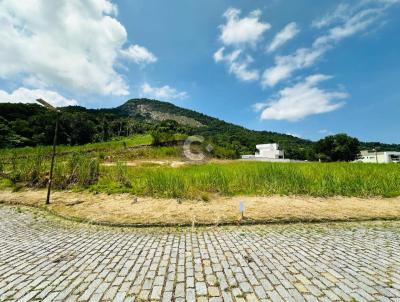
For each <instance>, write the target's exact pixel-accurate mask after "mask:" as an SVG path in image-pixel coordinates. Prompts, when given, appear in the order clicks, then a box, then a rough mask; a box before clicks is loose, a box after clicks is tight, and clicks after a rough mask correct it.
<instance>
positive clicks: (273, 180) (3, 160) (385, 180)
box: [0, 137, 400, 198]
mask: <svg viewBox="0 0 400 302" xmlns="http://www.w3.org/2000/svg"><path fill="white" fill-rule="evenodd" d="M145 139H147V138H145V137H141V138H135V139H134V140H132V141H131V144H132V145H135V144H136V145H137V144H138V142H143V141H144V140H145ZM128 146H130V145H129V144H127V143H125V145H124V144H123V143H121V141H118V142H110V143H101V144H97V145H96V148H97V149H96V150H97V151H96V152H86V151H87V150H88V149H86V147H84V146H83V147H82V146H81V147H69V148H72V149H68V150H69V152H66V153H64V154H62V155H59V156H57V158H56V165H55V171H54V187H55V188H56V189H70V188H76V189H89V190H92V191H99V192H107V193H118V192H130V193H133V194H137V195H145V196H155V197H172V198H178V197H179V198H199V197H202V196H207V195H208V194H220V195H225V196H232V195H273V194H283V195H312V196H334V195H341V196H359V197H368V196H386V197H389V196H400V165H399V164H380V165H378V164H362V163H357V164H356V163H262V162H239V161H238V162H229V163H219V164H217V163H213V164H201V165H188V166H183V167H180V168H171V167H166V166H157V165H152V166H148V165H147V166H144V165H142V166H137V167H131V166H127V165H126V164H124V161H129V160H135V159H162V158H180V157H181V156H182V155H181V152H182V150H181V148H180V147H176V146H175V147H158V148H155V147H148V148H147V147H146V148H137V149H135V148H134V149H129V148H128ZM74 148H76V149H74ZM87 148H88V147H87ZM91 148H93V145H91ZM102 148H105V149H102ZM74 150H75V151H74ZM76 150H77V151H76ZM103 150H104V151H103ZM7 152H8V153H7V156H2V154H0V188H4V187H7V186H13V185H16V184H17V183H22V184H24V185H26V186H28V187H36V188H41V187H45V186H46V184H47V182H48V171H49V166H50V160H49V157H48V149H47V147H46V148H34V149H32V150H30V151H29V152H27V154H28V156H22V157H21V156H20V154H21V153H19V152H20V149H13V150H8V151H7ZM3 155H4V154H3ZM101 161H114V162H115V163H116V165H114V166H101V165H100V162H101Z"/></svg>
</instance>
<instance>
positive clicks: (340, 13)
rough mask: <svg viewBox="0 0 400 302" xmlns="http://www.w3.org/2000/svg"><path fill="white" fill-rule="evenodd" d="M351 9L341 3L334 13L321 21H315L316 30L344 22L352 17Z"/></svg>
mask: <svg viewBox="0 0 400 302" xmlns="http://www.w3.org/2000/svg"><path fill="white" fill-rule="evenodd" d="M350 11H351V7H350V6H349V5H348V4H345V3H340V4H339V5H338V6H337V7H336V8H335V10H334V11H333V12H329V13H328V14H326V15H325V16H323V17H322V18H320V19H317V20H314V21H313V22H312V26H313V27H315V28H318V29H320V28H323V27H326V26H330V25H332V24H333V23H335V22H343V21H345V20H346V19H347V18H349V17H350V15H349V14H350Z"/></svg>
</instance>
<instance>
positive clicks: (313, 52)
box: [262, 0, 398, 87]
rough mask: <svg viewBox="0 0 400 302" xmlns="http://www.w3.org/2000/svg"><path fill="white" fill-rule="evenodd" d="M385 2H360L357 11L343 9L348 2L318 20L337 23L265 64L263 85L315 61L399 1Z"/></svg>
mask: <svg viewBox="0 0 400 302" xmlns="http://www.w3.org/2000/svg"><path fill="white" fill-rule="evenodd" d="M387 1H389V2H387ZM384 2H385V3H384V4H383V5H377V6H374V7H365V6H362V7H361V8H359V9H358V10H356V11H354V10H353V9H351V10H350V9H349V11H345V8H348V6H344V7H342V8H340V9H339V11H340V13H336V14H337V15H338V16H335V17H332V19H329V20H328V19H323V20H322V21H321V20H320V21H319V22H317V23H316V24H317V25H315V26H318V27H324V26H327V25H328V24H331V23H332V22H339V24H336V25H335V26H334V27H332V28H330V29H329V30H328V31H327V32H326V33H325V34H323V35H321V36H319V37H318V38H317V39H315V41H314V42H313V44H312V46H311V47H308V48H300V49H297V50H296V51H295V52H294V53H292V54H290V55H286V56H276V57H275V64H274V66H272V67H270V68H267V69H266V70H265V71H264V73H263V75H262V85H263V86H264V87H265V86H274V85H276V84H277V83H279V82H280V81H282V80H285V79H287V78H289V77H291V75H292V74H293V73H294V72H295V71H296V70H300V69H304V68H307V67H310V66H312V65H314V64H315V63H316V62H317V60H318V59H319V58H321V57H322V56H323V55H324V54H325V53H326V52H327V51H328V50H330V49H331V48H333V47H334V46H335V44H336V43H337V42H339V41H341V40H342V39H345V38H348V37H351V36H353V35H355V34H357V33H360V32H363V31H365V30H366V29H368V28H369V27H370V26H371V25H372V24H374V22H376V21H377V20H378V19H380V18H381V17H382V15H383V13H384V12H385V10H386V9H388V8H389V7H390V6H391V5H392V4H394V3H397V2H398V1H397V0H395V1H394V2H393V3H391V2H390V0H386V1H384ZM377 3H380V1H376V2H375V4H377ZM344 11H345V12H346V13H345V12H344ZM339 14H341V15H343V17H342V18H341V17H339ZM346 14H347V15H346ZM344 16H348V17H344Z"/></svg>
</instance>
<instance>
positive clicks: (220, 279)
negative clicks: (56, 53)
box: [0, 206, 400, 301]
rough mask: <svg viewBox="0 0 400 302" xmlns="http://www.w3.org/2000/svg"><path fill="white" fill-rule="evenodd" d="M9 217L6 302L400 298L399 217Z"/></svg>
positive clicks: (3, 258) (1, 279)
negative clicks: (173, 222) (247, 221)
mask: <svg viewBox="0 0 400 302" xmlns="http://www.w3.org/2000/svg"><path fill="white" fill-rule="evenodd" d="M0 218H1V222H0V300H1V301H8V300H10V301H11V300H13V301H14V300H18V301H150V300H155V301H159V300H162V301H271V300H272V301H342V300H345V301H400V298H399V297H400V251H399V249H400V248H399V244H400V232H399V226H400V223H398V222H397V223H396V222H391V223H389V222H387V223H368V224H366V223H364V224H350V225H349V224H346V225H339V224H335V225H311V226H310V225H288V226H263V227H239V228H238V227H230V228H222V229H221V228H220V229H217V228H209V229H202V230H190V229H189V230H186V231H183V232H182V231H180V232H177V231H173V230H169V231H166V230H157V229H156V230H152V231H145V230H118V229H111V228H93V227H87V226H79V225H76V224H72V223H65V222H60V221H57V220H55V219H53V218H51V219H47V218H45V217H42V216H40V215H39V216H37V214H34V213H32V212H30V211H23V213H19V211H17V210H16V209H14V208H8V207H3V206H2V207H0Z"/></svg>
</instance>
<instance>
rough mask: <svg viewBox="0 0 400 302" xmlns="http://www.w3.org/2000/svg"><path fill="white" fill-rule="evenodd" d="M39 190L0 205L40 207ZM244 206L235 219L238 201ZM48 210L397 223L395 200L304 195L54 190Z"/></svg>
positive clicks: (2, 195) (4, 195)
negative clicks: (203, 197) (199, 196)
mask: <svg viewBox="0 0 400 302" xmlns="http://www.w3.org/2000/svg"><path fill="white" fill-rule="evenodd" d="M45 197H46V191H45V190H38V191H32V190H26V191H21V192H11V191H0V202H3V203H7V204H13V205H28V206H36V207H43V206H44V201H45ZM240 201H244V203H245V219H244V221H241V215H240V213H239V203H240ZM48 209H49V210H51V211H52V212H54V213H56V214H58V215H61V216H64V217H68V218H75V219H79V220H82V221H90V222H95V223H110V224H132V225H134V224H141V225H143V224H145V225H146V224H147V225H182V224H185V225H190V224H195V225H198V224H226V223H239V222H249V223H262V222H265V223H271V222H317V221H352V220H375V219H377V220H379V219H382V220H383V219H400V198H399V197H396V198H367V199H365V198H349V197H330V198H314V197H309V196H270V197H262V196H260V197H247V196H240V197H218V196H214V198H212V199H211V200H210V201H207V202H205V201H199V200H176V199H156V198H152V197H135V196H132V195H130V194H113V195H107V194H91V193H76V192H68V191H62V192H54V194H53V195H52V203H51V205H49V206H48Z"/></svg>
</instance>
